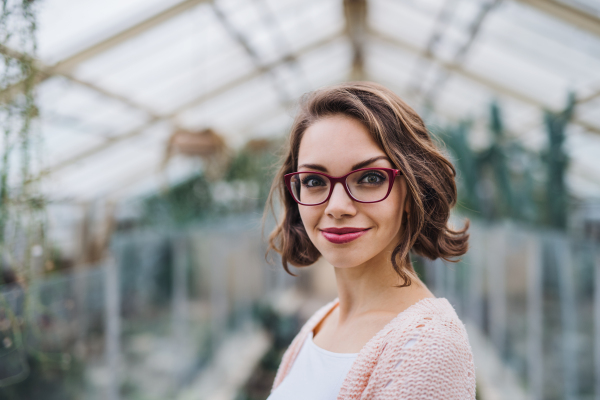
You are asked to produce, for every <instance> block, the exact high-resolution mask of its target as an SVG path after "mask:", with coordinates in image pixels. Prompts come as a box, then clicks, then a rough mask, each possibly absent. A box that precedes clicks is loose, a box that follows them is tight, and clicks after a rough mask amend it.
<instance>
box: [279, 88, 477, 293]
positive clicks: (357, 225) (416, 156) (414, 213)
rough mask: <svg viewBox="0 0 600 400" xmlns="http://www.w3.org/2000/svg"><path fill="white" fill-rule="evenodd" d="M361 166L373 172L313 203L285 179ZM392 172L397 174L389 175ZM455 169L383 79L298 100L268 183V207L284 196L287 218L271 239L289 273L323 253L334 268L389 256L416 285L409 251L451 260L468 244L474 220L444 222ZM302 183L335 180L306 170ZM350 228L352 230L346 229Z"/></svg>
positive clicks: (407, 282) (453, 189)
mask: <svg viewBox="0 0 600 400" xmlns="http://www.w3.org/2000/svg"><path fill="white" fill-rule="evenodd" d="M361 168H376V170H364V171H359V172H357V173H354V174H352V175H351V176H349V177H348V179H347V181H346V182H347V184H348V186H350V189H349V191H347V190H346V189H345V188H344V187H342V185H341V184H334V185H331V186H332V187H333V188H332V190H331V191H329V190H325V192H326V194H329V193H330V194H331V197H330V198H329V199H328V200H327V201H325V202H323V203H322V204H318V205H314V206H307V205H300V204H298V203H297V201H296V200H295V199H294V197H293V196H292V194H291V193H290V192H289V191H288V190H287V189H286V188H285V186H284V185H283V182H284V175H286V174H290V173H293V172H304V173H306V172H308V171H320V172H323V173H325V174H327V175H329V176H333V177H340V176H344V175H346V174H348V173H350V172H351V171H353V170H356V169H361ZM377 168H381V169H380V170H377ZM391 170H398V174H397V175H396V176H394V175H390V174H389V173H390V171H391ZM455 175H456V172H455V170H454V167H453V166H452V164H451V163H450V162H449V161H448V160H447V158H446V157H444V155H443V154H442V153H441V152H440V151H439V150H438V149H437V147H436V146H435V144H434V143H433V142H432V140H431V138H430V137H429V134H428V133H427V130H426V128H425V126H424V124H423V121H422V120H421V118H420V117H419V116H418V115H417V114H416V113H415V112H414V111H413V110H412V109H411V108H410V107H409V106H408V105H406V103H404V102H403V101H402V100H401V99H400V98H399V97H398V96H396V95H395V94H394V93H393V92H391V91H390V90H388V89H386V88H384V87H383V86H381V85H377V84H374V83H369V82H353V83H344V84H339V85H336V86H331V87H327V88H324V89H321V90H318V91H315V92H312V93H309V94H308V95H306V96H304V97H303V98H302V100H301V103H300V109H299V111H298V114H297V116H296V119H295V121H294V124H293V126H292V130H291V134H290V138H289V147H288V149H287V154H286V155H285V158H284V161H283V164H282V166H281V168H280V170H279V173H278V174H277V176H276V178H275V181H274V183H273V187H272V190H271V198H270V202H269V204H272V200H273V196H274V195H275V194H276V193H277V194H279V197H280V198H281V199H282V202H283V212H284V216H283V218H282V220H281V221H280V222H279V223H278V225H277V227H276V228H275V230H274V231H273V232H272V234H271V236H270V239H269V240H270V248H272V249H274V250H276V251H277V252H279V253H280V254H281V256H282V262H283V265H284V268H285V269H286V271H288V272H289V270H288V266H287V265H288V263H290V264H293V265H295V266H306V265H310V264H313V263H314V262H315V261H316V260H317V259H318V258H319V257H320V256H321V255H322V256H323V257H324V258H325V259H326V260H327V261H328V262H330V263H331V264H332V265H334V266H335V267H338V268H351V267H354V266H357V265H362V264H364V263H366V262H370V261H382V262H390V261H391V263H392V266H393V268H394V270H395V271H396V272H397V273H398V275H399V276H400V278H402V280H403V285H402V286H407V285H410V282H411V276H412V277H413V278H414V274H413V273H414V271H413V269H412V266H411V264H410V258H409V251H410V250H413V251H414V252H415V253H417V254H420V255H422V256H425V257H427V258H430V259H436V258H443V259H446V260H448V261H453V260H452V259H451V258H453V257H457V256H460V255H463V254H464V253H465V252H466V250H467V247H468V245H467V241H468V234H467V233H466V230H467V229H468V222H467V225H466V226H465V228H464V229H463V230H461V231H454V230H452V229H451V228H450V227H448V218H449V216H450V209H451V207H452V206H453V205H454V204H455V202H456V185H455V182H454V177H455ZM296 178H298V176H296ZM313 178H314V179H313ZM390 180H393V182H390ZM297 181H298V185H301V186H302V187H303V188H304V189H305V190H309V189H310V190H316V189H319V187H324V185H327V184H328V183H330V182H329V181H328V179H327V177H325V176H324V175H310V174H303V175H302V179H301V180H298V179H297ZM350 181H352V182H350ZM390 183H392V186H391V190H390V191H389V195H388V196H387V197H386V198H385V199H383V200H382V201H378V202H373V203H361V202H358V201H355V200H356V197H357V196H354V197H355V199H352V198H351V197H350V196H349V194H352V195H354V194H355V193H357V191H358V190H363V188H366V187H369V188H371V187H375V186H377V185H378V186H379V187H385V188H388V187H389V184H390ZM351 185H353V186H351ZM369 185H370V186H369ZM374 185H375V186H374ZM331 186H329V188H331ZM299 187H300V186H299ZM355 188H356V189H355ZM368 190H373V189H368ZM353 191H354V192H353ZM305 193H307V192H305ZM359 197H360V196H359ZM377 200H378V199H377ZM345 228H352V229H350V231H352V232H353V233H350V234H344V235H341V236H340V235H339V234H340V233H343V232H346V231H345V230H344V229H345Z"/></svg>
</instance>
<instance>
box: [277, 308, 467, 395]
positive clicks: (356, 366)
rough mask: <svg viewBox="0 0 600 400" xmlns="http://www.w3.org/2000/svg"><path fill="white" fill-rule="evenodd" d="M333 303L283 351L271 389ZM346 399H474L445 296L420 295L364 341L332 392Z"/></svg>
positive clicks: (463, 340)
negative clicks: (348, 369)
mask: <svg viewBox="0 0 600 400" xmlns="http://www.w3.org/2000/svg"><path fill="white" fill-rule="evenodd" d="M338 302H339V299H338V298H336V299H335V300H333V301H331V302H330V303H328V304H326V305H325V306H323V307H321V308H320V309H319V310H318V311H317V312H315V313H314V314H313V315H312V316H311V317H310V318H309V320H308V321H307V322H306V323H305V324H304V326H303V327H302V329H301V330H300V332H299V333H298V335H296V337H295V338H294V340H293V341H292V343H291V344H290V347H289V348H288V349H287V350H286V352H285V353H284V355H283V359H282V361H281V364H280V365H279V369H278V370H277V375H276V376H275V381H274V383H273V389H272V390H274V389H275V388H276V387H277V386H279V384H281V382H282V381H283V379H284V378H285V376H286V375H287V374H288V372H289V371H290V368H291V367H292V364H293V363H294V360H295V359H296V356H297V355H298V353H299V352H300V348H301V347H302V344H303V343H304V340H305V339H306V337H307V335H308V333H309V332H310V331H312V330H313V329H314V328H315V326H316V325H317V324H318V323H319V322H320V321H321V320H322V319H323V317H324V316H325V315H326V314H327V313H328V312H329V311H330V310H331V309H332V308H333V307H335V306H337V304H338ZM350 399H373V400H375V399H382V400H384V399H385V400H388V399H390V400H391V399H403V400H404V399H414V400H420V399H432V400H433V399H436V400H437V399H444V400H467V399H468V400H472V399H475V367H474V364H473V355H472V353H471V346H470V345H469V339H468V337H467V332H466V330H465V327H464V325H463V324H462V322H461V321H460V319H459V318H458V316H457V315H456V312H455V311H454V308H453V307H452V305H450V303H449V302H448V300H446V299H444V298H426V299H422V300H420V301H419V302H417V303H415V304H413V305H412V306H410V307H409V308H407V309H406V310H404V311H403V312H401V313H400V314H398V316H396V317H395V318H394V319H393V320H391V321H390V322H389V323H388V324H387V325H386V326H385V327H384V328H383V329H382V330H380V331H379V332H378V333H377V334H376V335H375V336H373V337H372V338H371V339H370V340H369V341H368V342H367V344H365V346H364V347H363V348H362V350H361V351H360V353H358V356H357V357H356V359H355V361H354V363H353V364H352V367H351V368H350V371H349V372H348V375H346V379H345V380H344V383H343V384H342V388H341V389H340V392H339V394H338V397H337V400H350Z"/></svg>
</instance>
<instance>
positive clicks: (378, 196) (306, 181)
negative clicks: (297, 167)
mask: <svg viewBox="0 0 600 400" xmlns="http://www.w3.org/2000/svg"><path fill="white" fill-rule="evenodd" d="M398 175H402V172H401V171H400V170H398V169H392V168H361V169H357V170H354V171H351V172H349V173H347V174H346V175H344V176H340V177H333V176H330V175H327V174H325V173H323V172H314V171H307V172H292V173H291V174H286V175H284V179H285V185H286V186H287V188H288V190H289V192H290V194H291V195H292V197H293V198H294V200H295V201H296V203H298V204H301V205H303V206H318V205H319V204H323V203H325V202H326V201H327V200H329V198H330V197H331V193H333V187H334V186H335V184H336V183H337V182H340V183H341V184H342V185H343V186H344V189H345V190H346V193H348V196H350V198H351V199H352V200H354V201H357V202H359V203H377V202H379V201H383V200H385V199H386V198H387V197H388V196H389V194H390V192H391V191H392V186H393V185H394V181H395V180H396V176H398Z"/></svg>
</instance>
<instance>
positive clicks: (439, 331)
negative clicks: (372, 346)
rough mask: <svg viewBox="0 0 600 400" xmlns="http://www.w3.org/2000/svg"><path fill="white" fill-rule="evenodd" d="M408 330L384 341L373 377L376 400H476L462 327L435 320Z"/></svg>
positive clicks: (427, 318) (470, 358)
mask: <svg viewBox="0 0 600 400" xmlns="http://www.w3.org/2000/svg"><path fill="white" fill-rule="evenodd" d="M410 325H411V326H410V329H408V330H403V331H402V332H396V331H392V332H390V334H389V336H388V338H387V339H388V340H387V341H386V343H385V347H384V349H383V351H382V353H381V356H380V357H379V360H378V362H377V366H376V367H375V370H374V373H373V376H372V377H371V381H372V382H370V386H371V389H372V390H373V393H374V394H375V393H376V394H377V395H376V396H375V397H374V398H377V399H402V400H409V399H410V400H421V399H444V400H474V399H475V367H474V364H473V355H472V352H471V346H470V345H469V341H468V337H467V332H466V329H465V327H464V325H463V324H462V322H460V320H457V319H450V318H444V317H443V316H439V315H433V316H424V317H421V318H419V319H416V320H415V321H412V323H411V324H410ZM373 378H375V379H373Z"/></svg>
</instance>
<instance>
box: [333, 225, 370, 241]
mask: <svg viewBox="0 0 600 400" xmlns="http://www.w3.org/2000/svg"><path fill="white" fill-rule="evenodd" d="M369 229H370V228H366V229H365V228H326V229H321V233H322V234H323V236H324V237H325V239H327V240H329V241H330V242H331V243H335V244H342V243H348V242H351V241H353V240H355V239H358V238H359V237H361V236H362V235H364V234H365V233H367V231H368V230H369Z"/></svg>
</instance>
